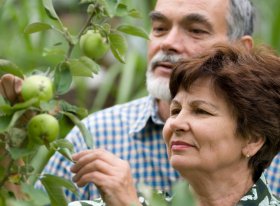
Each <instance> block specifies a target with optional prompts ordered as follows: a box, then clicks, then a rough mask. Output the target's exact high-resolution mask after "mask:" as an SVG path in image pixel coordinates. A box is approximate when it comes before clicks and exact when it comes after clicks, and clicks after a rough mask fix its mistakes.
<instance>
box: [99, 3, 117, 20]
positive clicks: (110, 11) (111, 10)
mask: <svg viewBox="0 0 280 206" xmlns="http://www.w3.org/2000/svg"><path fill="white" fill-rule="evenodd" d="M97 2H98V3H99V5H102V6H103V7H104V8H105V10H106V12H107V15H108V16H109V17H110V18H112V17H113V16H115V10H116V6H117V2H114V1H107V0H97Z"/></svg>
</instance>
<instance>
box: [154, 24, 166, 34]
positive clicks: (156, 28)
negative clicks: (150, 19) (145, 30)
mask: <svg viewBox="0 0 280 206" xmlns="http://www.w3.org/2000/svg"><path fill="white" fill-rule="evenodd" d="M166 30H167V29H166V28H165V27H163V26H154V27H153V33H154V34H162V33H164V32H165V31H166Z"/></svg>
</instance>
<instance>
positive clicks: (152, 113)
mask: <svg viewBox="0 0 280 206" xmlns="http://www.w3.org/2000/svg"><path fill="white" fill-rule="evenodd" d="M150 118H151V120H152V122H153V123H154V124H157V125H163V124H164V122H163V121H162V120H161V118H160V117H159V115H158V105H157V103H156V99H155V98H154V97H152V96H148V97H147V101H146V102H145V105H144V107H143V111H142V112H141V113H139V116H138V118H137V120H136V121H135V123H134V124H133V125H132V127H131V129H130V131H129V133H130V134H132V133H137V132H139V131H141V130H142V129H143V128H144V127H145V126H146V124H147V122H148V120H149V119H150Z"/></svg>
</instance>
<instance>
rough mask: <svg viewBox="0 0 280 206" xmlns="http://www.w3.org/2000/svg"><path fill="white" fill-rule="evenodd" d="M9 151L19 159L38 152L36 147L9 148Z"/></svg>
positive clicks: (13, 157)
mask: <svg viewBox="0 0 280 206" xmlns="http://www.w3.org/2000/svg"><path fill="white" fill-rule="evenodd" d="M8 151H9V152H10V154H11V157H12V159H14V160H17V159H20V158H23V157H26V156H29V155H31V154H34V153H35V152H36V150H35V148H31V149H30V148H12V147H11V148H9V149H8Z"/></svg>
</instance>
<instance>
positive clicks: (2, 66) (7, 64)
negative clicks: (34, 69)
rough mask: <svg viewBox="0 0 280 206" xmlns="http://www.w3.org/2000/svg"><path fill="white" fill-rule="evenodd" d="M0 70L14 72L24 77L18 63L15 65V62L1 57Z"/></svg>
mask: <svg viewBox="0 0 280 206" xmlns="http://www.w3.org/2000/svg"><path fill="white" fill-rule="evenodd" d="M0 71H1V72H6V73H10V74H13V75H15V76H18V77H20V78H23V77H24V75H23V72H22V71H21V69H20V68H19V67H18V66H17V65H15V64H14V63H13V62H11V61H9V60H6V59H0Z"/></svg>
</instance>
